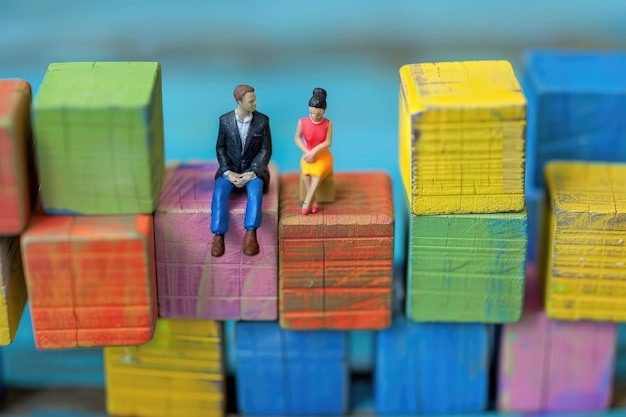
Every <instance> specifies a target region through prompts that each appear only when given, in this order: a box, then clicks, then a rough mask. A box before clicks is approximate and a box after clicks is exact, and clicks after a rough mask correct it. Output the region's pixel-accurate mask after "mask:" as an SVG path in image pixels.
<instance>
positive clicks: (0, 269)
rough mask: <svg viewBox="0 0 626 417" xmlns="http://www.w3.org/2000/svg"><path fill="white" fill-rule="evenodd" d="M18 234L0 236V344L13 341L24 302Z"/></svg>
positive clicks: (23, 283) (4, 344) (3, 344)
mask: <svg viewBox="0 0 626 417" xmlns="http://www.w3.org/2000/svg"><path fill="white" fill-rule="evenodd" d="M26 297H27V295H26V284H25V282H24V268H23V267H22V255H21V252H20V239H19V237H18V236H14V237H6V236H0V346H6V345H8V344H10V343H11V342H13V338H14V337H15V333H16V332H17V327H18V325H19V324H20V318H21V317H22V312H23V311H24V305H25V304H26Z"/></svg>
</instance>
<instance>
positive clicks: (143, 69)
mask: <svg viewBox="0 0 626 417" xmlns="http://www.w3.org/2000/svg"><path fill="white" fill-rule="evenodd" d="M33 115H34V121H33V127H34V132H35V148H36V153H37V167H38V170H39V173H40V176H41V185H42V187H41V199H42V204H43V208H44V210H45V211H46V212H47V213H53V214H76V213H79V214H139V213H144V214H147V213H152V212H153V211H154V208H155V207H156V203H157V200H158V198H159V193H160V191H161V184H162V181H163V172H164V148H163V143H164V141H163V105H162V97H161V67H160V65H159V64H158V63H156V62H67V63H53V64H50V66H49V67H48V70H47V72H46V74H45V76H44V79H43V81H42V83H41V86H40V88H39V91H38V93H37V96H36V98H35V101H34V103H33Z"/></svg>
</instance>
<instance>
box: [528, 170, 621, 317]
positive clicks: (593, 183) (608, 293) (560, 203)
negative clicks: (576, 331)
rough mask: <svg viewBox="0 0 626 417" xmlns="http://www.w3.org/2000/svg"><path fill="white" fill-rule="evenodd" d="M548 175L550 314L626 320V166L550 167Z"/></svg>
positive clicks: (544, 254) (544, 253)
mask: <svg viewBox="0 0 626 417" xmlns="http://www.w3.org/2000/svg"><path fill="white" fill-rule="evenodd" d="M545 174H546V185H547V188H548V191H549V199H548V201H547V204H548V207H546V219H545V224H544V228H543V230H544V236H543V242H542V244H543V245H544V249H543V250H541V251H540V254H541V258H540V262H541V267H540V274H541V277H542V279H543V285H544V286H545V292H544V294H545V304H546V313H547V315H548V316H549V317H551V318H554V319H559V320H599V321H616V322H622V321H626V243H625V242H626V164H608V163H591V162H589V163H586V162H551V163H549V164H547V165H546V169H545Z"/></svg>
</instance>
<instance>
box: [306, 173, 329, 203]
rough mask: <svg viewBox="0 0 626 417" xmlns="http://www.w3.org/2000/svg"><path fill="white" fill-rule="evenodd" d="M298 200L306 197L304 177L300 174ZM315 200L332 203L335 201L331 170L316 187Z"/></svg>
mask: <svg viewBox="0 0 626 417" xmlns="http://www.w3.org/2000/svg"><path fill="white" fill-rule="evenodd" d="M299 198H300V202H301V203H302V202H304V199H305V198H306V186H305V185H304V179H303V177H302V176H300V195H299ZM315 200H316V201H317V202H318V203H333V202H334V201H335V173H334V172H331V173H330V174H329V175H328V176H327V177H326V178H324V179H323V180H322V181H321V182H320V184H319V185H318V187H317V191H316V192H315Z"/></svg>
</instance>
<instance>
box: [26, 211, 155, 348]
mask: <svg viewBox="0 0 626 417" xmlns="http://www.w3.org/2000/svg"><path fill="white" fill-rule="evenodd" d="M21 247H22V258H23V261H24V272H25V276H26V285H27V288H28V295H29V298H30V310H31V315H32V320H33V331H34V333H35V344H36V345H37V347H38V348H40V349H63V348H75V347H97V346H117V345H136V344H140V343H145V342H147V341H149V340H150V339H151V338H152V335H153V333H154V323H155V321H156V317H157V313H158V312H157V302H156V301H157V297H156V274H155V261H154V230H153V220H152V216H151V215H119V216H48V215H43V214H36V215H33V217H32V220H31V223H30V224H29V225H28V227H27V229H26V231H25V232H24V234H23V235H22V237H21Z"/></svg>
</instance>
